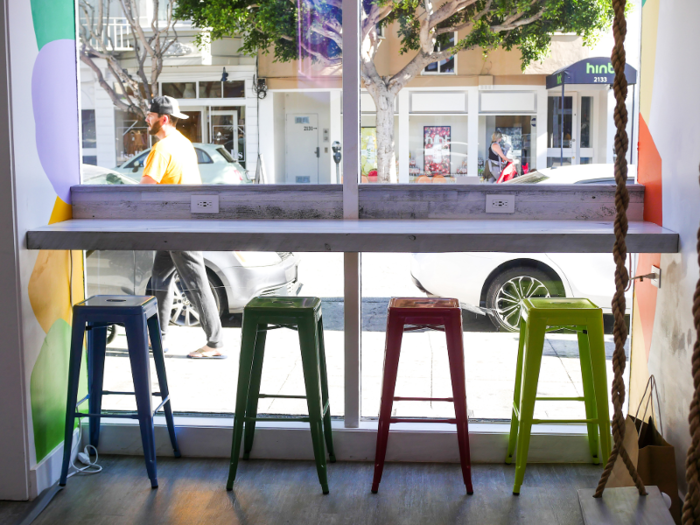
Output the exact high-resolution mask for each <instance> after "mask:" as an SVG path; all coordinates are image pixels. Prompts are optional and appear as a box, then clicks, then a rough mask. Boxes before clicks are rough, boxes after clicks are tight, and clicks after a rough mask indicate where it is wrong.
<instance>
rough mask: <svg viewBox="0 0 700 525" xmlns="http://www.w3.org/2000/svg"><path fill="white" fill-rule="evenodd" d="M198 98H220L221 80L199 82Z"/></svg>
mask: <svg viewBox="0 0 700 525" xmlns="http://www.w3.org/2000/svg"><path fill="white" fill-rule="evenodd" d="M199 98H221V81H219V82H200V83H199Z"/></svg>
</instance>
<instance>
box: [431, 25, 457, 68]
mask: <svg viewBox="0 0 700 525" xmlns="http://www.w3.org/2000/svg"><path fill="white" fill-rule="evenodd" d="M455 42H457V33H456V32H455V33H452V34H445V35H440V37H438V41H437V42H435V51H436V52H438V51H441V50H443V49H449V48H451V47H452V46H454V45H455ZM456 72H457V68H456V65H455V57H454V56H451V57H450V58H446V59H445V60H440V61H439V62H433V63H431V64H428V65H427V66H425V69H424V70H423V73H425V74H429V75H440V74H454V73H456Z"/></svg>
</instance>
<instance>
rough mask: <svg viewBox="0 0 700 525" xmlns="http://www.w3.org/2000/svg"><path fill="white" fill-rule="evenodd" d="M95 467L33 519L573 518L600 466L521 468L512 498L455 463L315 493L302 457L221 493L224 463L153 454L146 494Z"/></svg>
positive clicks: (489, 474)
mask: <svg viewBox="0 0 700 525" xmlns="http://www.w3.org/2000/svg"><path fill="white" fill-rule="evenodd" d="M100 463H102V465H103V466H104V471H103V472H102V473H100V474H97V475H94V476H84V477H73V478H71V479H69V481H68V486H67V487H66V488H65V489H64V490H62V491H61V492H59V493H58V494H57V495H56V497H55V498H54V500H53V501H52V502H51V504H50V505H49V506H48V508H47V509H46V510H45V511H44V512H43V513H42V514H41V515H40V516H39V518H38V519H37V520H36V521H35V522H34V523H35V524H37V525H39V524H47V523H61V524H64V523H65V524H88V523H89V524H96V525H112V524H115V525H122V524H124V525H126V524H141V523H143V524H149V525H150V524H156V523H174V524H175V523H176V524H180V523H182V524H218V523H222V524H223V523H226V524H239V523H240V524H270V525H277V524H283V523H284V524H297V523H299V524H303V525H312V524H317V523H318V524H324V525H325V524H328V525H341V524H343V525H345V524H347V525H350V524H353V525H355V524H374V523H376V524H382V525H383V524H402V525H403V524H427V523H430V524H452V523H474V524H483V525H490V524H508V525H510V524H534V525H549V524H562V525H563V524H567V525H568V524H582V523H583V520H582V518H581V511H580V508H579V503H578V499H577V495H576V490H577V489H579V488H585V487H595V485H596V483H597V481H598V477H599V476H600V472H601V468H600V467H594V466H592V465H530V466H529V467H528V470H527V473H526V476H525V484H524V485H523V488H522V492H521V495H520V496H519V497H515V496H513V495H512V494H511V491H512V483H513V474H514V469H513V467H511V466H506V465H475V466H474V467H473V481H474V495H473V496H467V495H466V491H465V488H464V484H463V483H462V480H461V475H460V469H459V466H458V465H437V464H417V463H413V464H405V463H403V464H396V463H395V464H387V465H386V467H385V470H384V477H383V479H382V483H381V485H380V488H379V494H377V495H373V494H371V493H370V490H369V489H370V485H371V481H372V472H373V466H372V464H370V463H336V464H332V465H329V482H330V489H331V493H330V494H329V495H327V496H324V495H322V494H321V487H320V485H319V484H318V480H317V478H316V469H315V468H314V465H313V463H311V462H287V461H260V460H258V461H247V462H241V466H240V468H239V476H238V478H237V479H236V485H235V488H234V491H233V492H226V490H225V482H226V475H227V468H228V465H227V461H226V460H221V459H181V460H174V459H167V458H162V459H161V458H159V460H158V473H159V483H160V488H159V489H157V490H151V488H150V484H149V482H148V479H147V478H146V473H145V468H144V465H143V459H142V458H138V457H124V456H120V457H117V456H112V457H106V458H100ZM30 507H31V504H27V503H8V502H0V525H10V524H11V525H14V524H16V523H19V522H20V521H21V519H22V517H23V516H24V515H25V514H26V513H27V512H28V511H29V510H30Z"/></svg>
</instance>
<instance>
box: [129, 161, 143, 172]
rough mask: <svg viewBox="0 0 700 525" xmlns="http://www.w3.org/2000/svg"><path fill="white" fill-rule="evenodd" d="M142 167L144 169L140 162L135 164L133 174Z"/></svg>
mask: <svg viewBox="0 0 700 525" xmlns="http://www.w3.org/2000/svg"><path fill="white" fill-rule="evenodd" d="M142 167H143V164H142V163H141V161H138V162H136V163H134V169H132V170H131V171H132V172H133V173H136V172H137V171H139V169H140V168H142Z"/></svg>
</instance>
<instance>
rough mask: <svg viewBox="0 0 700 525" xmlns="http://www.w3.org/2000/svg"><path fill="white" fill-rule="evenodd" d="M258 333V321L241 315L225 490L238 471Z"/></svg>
mask: <svg viewBox="0 0 700 525" xmlns="http://www.w3.org/2000/svg"><path fill="white" fill-rule="evenodd" d="M257 332H258V321H257V318H256V317H255V316H252V315H251V314H246V313H245V312H244V313H243V329H242V334H241V356H240V360H239V364H238V386H237V387H236V413H235V414H234V416H233V439H232V442H231V463H230V465H229V469H228V481H227V482H226V490H232V489H233V482H234V481H235V480H236V471H237V470H238V456H240V454H241V441H242V440H243V422H244V421H245V416H246V413H245V409H246V404H247V401H248V389H249V386H250V372H251V368H252V366H253V354H254V353H255V340H256V338H257Z"/></svg>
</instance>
